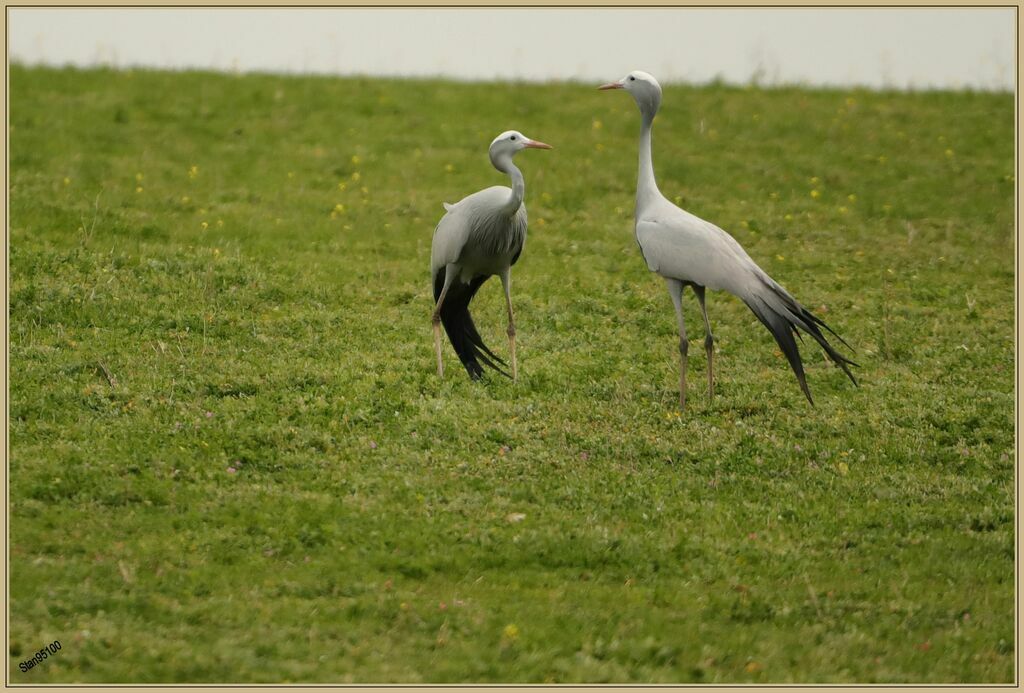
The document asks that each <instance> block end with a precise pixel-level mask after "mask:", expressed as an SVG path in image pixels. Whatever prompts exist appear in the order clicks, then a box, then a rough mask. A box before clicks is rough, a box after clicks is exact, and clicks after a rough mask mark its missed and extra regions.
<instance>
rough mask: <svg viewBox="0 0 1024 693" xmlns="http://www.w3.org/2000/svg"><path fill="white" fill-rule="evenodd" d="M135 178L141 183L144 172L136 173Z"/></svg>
mask: <svg viewBox="0 0 1024 693" xmlns="http://www.w3.org/2000/svg"><path fill="white" fill-rule="evenodd" d="M135 180H137V181H138V182H140V183H141V182H142V174H141V173H136V174H135Z"/></svg>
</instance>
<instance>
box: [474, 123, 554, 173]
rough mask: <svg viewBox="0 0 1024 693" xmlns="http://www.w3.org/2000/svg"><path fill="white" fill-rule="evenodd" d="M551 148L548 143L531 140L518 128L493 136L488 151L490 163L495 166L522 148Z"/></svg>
mask: <svg viewBox="0 0 1024 693" xmlns="http://www.w3.org/2000/svg"><path fill="white" fill-rule="evenodd" d="M551 148H552V147H551V145H550V144H544V143H543V142H539V141H537V140H531V139H530V138H529V137H527V136H526V135H524V134H523V133H521V132H519V131H518V130H507V131H505V132H503V133H501V134H500V135H498V136H497V137H495V138H494V141H493V142H491V147H490V150H489V153H490V155H491V163H492V164H494V165H495V166H496V167H497V166H498V162H499V161H501V160H502V159H506V158H507V159H511V158H512V157H513V156H515V155H516V154H517V153H518V152H520V151H522V150H523V149H551ZM499 170H500V169H499Z"/></svg>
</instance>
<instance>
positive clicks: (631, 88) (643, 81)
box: [598, 70, 661, 117]
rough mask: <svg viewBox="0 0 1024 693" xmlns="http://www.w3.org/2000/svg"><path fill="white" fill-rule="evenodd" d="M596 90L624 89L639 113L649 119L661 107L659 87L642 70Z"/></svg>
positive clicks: (656, 82)
mask: <svg viewBox="0 0 1024 693" xmlns="http://www.w3.org/2000/svg"><path fill="white" fill-rule="evenodd" d="M598 89H625V90H626V91H628V92H629V93H630V94H632V96H633V98H634V99H636V104H637V106H639V107H640V111H641V112H642V113H644V114H646V115H650V116H651V117H653V116H654V114H655V113H657V112H658V107H659V106H661V85H660V84H658V80H656V79H654V76H653V75H650V74H648V73H646V72H644V71H643V70H633V71H632V72H630V73H629V74H628V75H626V76H625V77H623V78H622V79H621V80H619V81H618V82H609V83H608V84H602V85H601V86H599V87H598Z"/></svg>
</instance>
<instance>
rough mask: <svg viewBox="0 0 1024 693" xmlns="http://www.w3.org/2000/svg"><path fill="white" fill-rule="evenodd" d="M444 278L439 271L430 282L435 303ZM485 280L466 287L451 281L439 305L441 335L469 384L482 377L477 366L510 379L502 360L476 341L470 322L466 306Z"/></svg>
mask: <svg viewBox="0 0 1024 693" xmlns="http://www.w3.org/2000/svg"><path fill="white" fill-rule="evenodd" d="M444 278H445V270H444V268H442V269H441V270H440V271H439V272H438V273H437V276H436V277H435V278H434V300H435V301H437V299H438V297H439V296H440V295H441V289H442V288H443V287H444ZM487 279H488V277H476V278H474V279H473V280H472V281H471V282H470V283H469V284H464V283H462V282H461V281H459V280H455V281H454V282H452V284H451V286H449V287H448V294H447V295H446V296H445V299H444V303H443V304H442V305H441V324H442V325H444V331H445V332H446V333H447V334H448V339H449V341H451V343H452V347H454V348H455V353H456V354H457V355H458V357H459V360H460V361H462V365H463V366H465V367H466V372H467V373H469V377H470V378H471V379H473V380H479V378H480V376H482V375H483V373H484V369H483V366H482V365H481V363H482V364H483V365H484V366H487V367H488V368H492V369H494V370H495V371H497V372H498V373H501V374H502V375H504V376H506V377H508V378H511V377H512V376H511V375H509V373H508V372H507V371H506V370H505V369H504V368H502V366H506V365H507V364H506V363H505V361H504V359H502V358H501V357H500V356H498V355H497V354H495V353H494V352H493V351H491V350H490V349H489V348H487V345H486V344H484V340H483V338H481V337H480V333H479V332H478V331H477V329H476V325H474V324H473V318H472V316H471V315H470V314H469V302H470V301H472V300H473V296H475V295H476V292H477V291H478V290H479V289H480V286H481V285H482V284H483V283H484V282H485V281H487Z"/></svg>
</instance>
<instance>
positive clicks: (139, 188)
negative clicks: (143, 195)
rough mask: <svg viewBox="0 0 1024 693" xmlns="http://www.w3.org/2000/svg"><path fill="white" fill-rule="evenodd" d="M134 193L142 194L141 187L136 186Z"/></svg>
mask: <svg viewBox="0 0 1024 693" xmlns="http://www.w3.org/2000/svg"><path fill="white" fill-rule="evenodd" d="M135 192H137V193H140V192H142V186H141V185H138V186H136V187H135Z"/></svg>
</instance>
